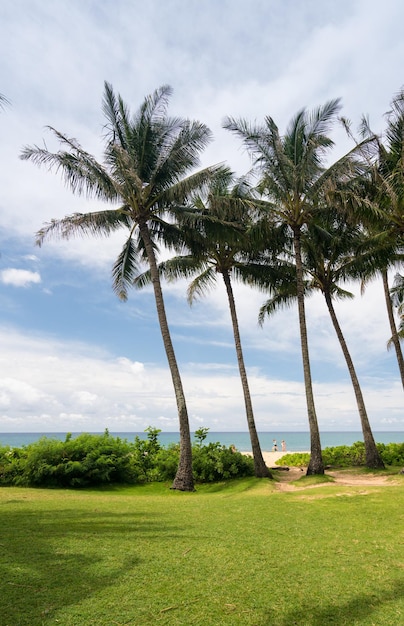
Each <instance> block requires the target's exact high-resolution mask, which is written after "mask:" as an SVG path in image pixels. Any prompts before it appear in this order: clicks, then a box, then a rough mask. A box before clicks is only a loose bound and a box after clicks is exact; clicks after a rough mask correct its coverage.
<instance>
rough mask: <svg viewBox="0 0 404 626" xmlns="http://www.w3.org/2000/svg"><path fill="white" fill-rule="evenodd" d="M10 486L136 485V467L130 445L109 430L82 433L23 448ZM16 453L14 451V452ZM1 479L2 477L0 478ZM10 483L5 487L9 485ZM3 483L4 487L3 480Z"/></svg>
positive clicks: (43, 441) (44, 438)
mask: <svg viewBox="0 0 404 626" xmlns="http://www.w3.org/2000/svg"><path fill="white" fill-rule="evenodd" d="M23 450H24V453H25V454H24V456H21V457H20V463H19V467H18V470H19V471H18V472H16V473H15V474H14V475H13V480H12V481H11V483H12V484H17V485H27V486H38V487H39V486H41V487H84V486H90V485H100V484H104V483H115V482H129V483H133V482H136V480H137V476H138V473H139V468H138V467H137V464H136V462H135V459H134V458H133V453H132V450H131V445H130V444H129V443H128V442H127V441H126V440H121V439H120V438H119V437H116V438H114V437H112V436H111V435H110V434H109V433H108V431H106V432H105V433H104V434H103V435H91V434H88V433H84V434H82V435H79V436H78V437H76V438H75V439H72V437H71V435H67V437H66V439H65V440H64V441H59V440H58V439H49V438H47V437H42V438H41V439H39V440H38V441H37V442H35V443H32V444H30V445H28V446H26V447H25V448H24V449H23ZM13 452H14V453H15V454H17V450H13ZM0 480H1V477H0ZM11 483H10V482H9V483H8V484H11ZM2 484H6V483H5V481H3V480H2Z"/></svg>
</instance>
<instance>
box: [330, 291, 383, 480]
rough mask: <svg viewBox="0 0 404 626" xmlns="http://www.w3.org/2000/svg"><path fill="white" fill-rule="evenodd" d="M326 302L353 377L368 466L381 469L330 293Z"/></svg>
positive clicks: (356, 379)
mask: <svg viewBox="0 0 404 626" xmlns="http://www.w3.org/2000/svg"><path fill="white" fill-rule="evenodd" d="M324 297H325V301H326V303H327V307H328V312H329V314H330V317H331V320H332V323H333V326H334V329H335V332H336V333H337V337H338V339H339V343H340V345H341V348H342V352H343V353H344V357H345V361H346V364H347V366H348V371H349V374H350V376H351V381H352V386H353V389H354V392H355V398H356V404H357V406H358V411H359V417H360V420H361V425H362V433H363V441H364V443H365V455H366V466H367V467H370V468H372V469H380V468H383V467H384V463H383V461H382V458H381V456H380V454H379V451H378V449H377V447H376V443H375V440H374V438H373V433H372V429H371V427H370V424H369V420H368V416H367V412H366V407H365V402H364V400H363V396H362V390H361V387H360V384H359V380H358V377H357V375H356V371H355V368H354V364H353V362H352V359H351V355H350V353H349V350H348V346H347V344H346V341H345V338H344V335H343V334H342V330H341V327H340V325H339V322H338V319H337V316H336V313H335V309H334V306H333V303H332V298H331V295H330V293H328V292H325V293H324Z"/></svg>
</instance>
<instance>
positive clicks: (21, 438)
mask: <svg viewBox="0 0 404 626" xmlns="http://www.w3.org/2000/svg"><path fill="white" fill-rule="evenodd" d="M66 434H67V433H58V432H55V433H0V445H2V446H11V447H13V448H20V447H21V446H25V445H28V444H29V443H33V442H35V441H38V439H40V438H41V437H48V438H53V439H59V440H62V441H63V440H64V439H65V437H66ZM79 434H80V433H72V436H73V437H74V436H77V435H79ZM95 434H102V433H95ZM110 434H111V435H113V436H114V437H120V438H121V439H127V440H128V441H133V440H134V439H135V437H136V436H138V437H140V438H142V439H146V438H147V433H145V432H139V433H136V432H126V433H113V432H111V433H110ZM373 435H374V438H375V440H376V442H377V443H403V442H404V432H387V431H386V432H374V433H373ZM192 436H193V435H192ZM259 439H260V444H261V449H262V450H263V451H267V452H269V451H270V450H272V445H273V440H274V439H275V440H276V441H277V444H278V450H280V449H281V441H282V439H284V440H285V442H286V449H287V451H288V452H296V451H303V450H310V435H309V433H308V432H286V431H285V432H261V433H259ZM159 441H160V443H161V445H162V446H167V445H168V444H170V443H178V441H179V433H177V432H162V433H160V435H159ZM205 441H206V442H207V443H209V442H216V441H218V442H219V443H221V444H222V445H224V446H230V445H234V446H235V447H236V448H237V450H240V451H241V452H250V451H251V443H250V437H249V434H248V432H209V433H208V436H207V438H206V440H205ZM356 441H363V435H362V432H322V433H321V445H322V447H323V448H328V447H334V446H343V445H347V446H350V445H352V444H353V443H355V442H356Z"/></svg>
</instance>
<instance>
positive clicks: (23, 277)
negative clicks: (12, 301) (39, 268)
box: [0, 267, 41, 287]
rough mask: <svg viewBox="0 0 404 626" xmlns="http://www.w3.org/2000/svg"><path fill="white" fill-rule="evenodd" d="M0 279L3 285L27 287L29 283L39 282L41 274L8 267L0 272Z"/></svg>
mask: <svg viewBox="0 0 404 626" xmlns="http://www.w3.org/2000/svg"><path fill="white" fill-rule="evenodd" d="M0 281H1V282H2V283H4V284H5V285H12V286H13V287H28V286H29V285H31V284H38V283H40V282H41V275H40V274H39V272H31V271H30V270H19V269H16V268H12V267H9V268H7V269H5V270H2V271H1V272H0Z"/></svg>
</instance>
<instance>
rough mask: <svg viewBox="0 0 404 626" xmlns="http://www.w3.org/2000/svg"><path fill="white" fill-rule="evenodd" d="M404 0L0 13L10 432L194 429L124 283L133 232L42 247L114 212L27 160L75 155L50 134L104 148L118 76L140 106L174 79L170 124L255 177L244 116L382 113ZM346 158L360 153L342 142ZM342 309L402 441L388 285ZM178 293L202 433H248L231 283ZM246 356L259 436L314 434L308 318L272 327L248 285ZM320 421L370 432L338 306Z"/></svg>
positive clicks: (315, 305)
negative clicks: (43, 232) (29, 153)
mask: <svg viewBox="0 0 404 626" xmlns="http://www.w3.org/2000/svg"><path fill="white" fill-rule="evenodd" d="M403 22H404V6H403V5H402V2H401V0H386V1H385V2H384V3H380V2H379V1H376V0H329V1H328V2H324V1H323V0H305V2H296V1H295V0H293V1H292V0H282V1H281V0H248V1H247V0H221V1H220V2H218V1H217V0H198V1H196V0H166V1H165V2H161V1H159V0H148V1H147V2H144V1H138V0H115V1H114V2H107V1H105V0H97V1H96V0H87V1H85V2H83V1H82V0H69V1H67V0H65V1H62V0H58V1H57V2H55V1H54V0H4V1H3V2H2V3H1V4H0V50H1V59H2V72H1V82H0V93H2V94H4V95H5V96H6V97H7V98H8V99H9V100H10V105H9V106H7V107H5V108H4V109H3V110H2V111H1V112H0V133H1V145H0V189H1V194H0V251H1V257H0V346H1V348H0V432H30V431H34V432H37V431H38V432H40V431H42V432H49V431H82V430H86V431H102V430H103V429H104V428H109V429H110V430H111V431H113V432H115V431H143V430H144V428H146V427H147V426H148V425H152V426H155V427H158V428H161V429H162V430H166V431H175V430H177V428H178V426H177V415H176V407H175V401H174V394H173V391H172V386H171V380H170V376H169V372H168V368H167V364H166V359H165V354H164V350H163V346H162V341H161V337H160V333H159V328H158V325H157V320H156V313H155V308H154V300H153V297H152V294H151V292H150V291H149V290H145V291H143V292H135V291H133V292H131V293H130V296H129V300H128V302H126V303H122V302H120V301H119V300H118V299H117V298H116V296H115V295H114V294H113V292H112V290H111V267H112V264H113V261H114V259H115V257H116V256H117V254H118V253H119V251H120V247H121V243H122V235H116V236H114V237H113V238H111V239H109V240H101V239H100V240H89V239H85V240H80V239H79V240H72V241H70V242H63V243H61V242H58V241H55V242H52V243H47V244H45V245H44V247H43V248H37V247H35V245H34V234H35V232H36V231H37V230H38V229H39V228H40V227H41V226H42V225H43V223H44V222H47V221H49V220H51V219H52V218H61V217H63V216H64V215H66V214H70V213H72V212H75V211H89V210H97V209H98V208H99V206H100V205H98V204H97V203H96V202H95V201H92V200H86V199H84V198H77V197H74V196H73V195H72V194H71V192H70V191H69V190H68V189H66V188H65V187H64V184H63V182H62V181H61V179H60V177H59V176H57V175H55V174H54V173H50V172H48V171H45V170H44V169H43V170H40V169H38V168H37V167H36V166H34V165H33V164H32V163H29V162H23V161H21V160H19V154H20V151H21V149H22V147H23V146H25V145H32V144H39V145H40V144H42V142H46V145H47V146H48V148H49V149H53V148H55V149H56V148H57V145H55V144H54V143H53V140H52V138H51V135H50V133H49V132H47V131H46V129H45V126H47V125H51V126H54V127H55V128H57V129H58V130H60V131H62V132H65V133H66V134H68V135H69V136H72V137H76V138H77V139H78V140H79V141H80V143H81V144H82V145H83V146H84V147H85V148H86V149H87V150H88V151H89V152H92V153H93V154H94V155H96V156H97V158H101V156H102V126H103V123H104V120H103V117H102V113H101V100H102V94H103V83H104V80H107V81H109V82H110V83H112V85H113V87H114V89H115V90H116V91H118V92H120V93H121V95H122V96H123V98H124V100H125V101H126V102H127V103H128V104H129V105H130V106H131V108H132V109H135V108H137V107H138V105H139V104H140V103H141V101H142V100H143V98H144V96H145V95H146V94H148V93H150V92H151V91H153V90H154V89H155V88H156V87H158V86H160V85H162V84H170V85H171V86H172V87H173V89H174V95H173V97H172V100H171V104H170V113H171V114H173V115H181V116H186V117H190V118H192V119H199V120H201V121H203V122H204V123H206V124H207V125H208V126H209V127H210V128H211V130H212V132H213V135H214V141H213V142H212V143H211V145H210V146H209V147H208V148H207V150H206V151H205V153H204V154H203V158H202V165H210V164H213V163H217V162H221V161H226V162H227V163H228V164H229V165H230V166H231V167H232V168H233V169H234V170H235V171H237V172H238V173H240V174H243V173H245V172H246V171H247V170H248V168H249V161H248V159H247V156H246V154H245V153H244V152H243V150H242V149H241V147H240V144H239V142H238V141H237V139H236V138H235V137H233V136H232V135H231V134H230V133H229V132H227V131H225V130H224V129H223V128H222V126H221V124H222V120H223V118H224V117H225V116H226V115H230V116H234V117H239V116H243V117H246V118H248V119H250V120H257V121H260V120H262V119H263V117H264V116H265V115H267V114H269V115H271V116H272V117H274V118H275V120H276V121H277V123H278V125H279V127H280V128H281V129H283V128H285V126H286V124H287V122H288V120H289V119H290V117H292V116H293V115H294V113H295V112H296V111H297V110H299V109H300V108H302V107H303V106H307V107H309V108H311V107H314V106H317V105H320V104H323V103H324V102H325V101H326V100H328V99H331V98H335V97H341V98H342V102H343V107H344V108H343V114H344V115H345V116H347V117H348V118H350V119H351V120H352V122H353V124H354V125H355V124H356V123H358V122H359V119H360V116H361V115H362V113H366V114H369V117H370V120H371V123H372V126H373V128H375V129H376V130H381V129H382V128H383V113H384V112H385V111H386V110H387V109H388V106H389V102H390V100H391V97H392V96H393V94H395V93H396V92H397V91H398V90H399V89H400V87H401V86H402V85H403V84H404V76H403V73H402V61H403V59H404V39H403V37H402V24H403ZM334 139H335V142H336V147H335V151H334V156H335V158H337V156H339V155H340V154H342V153H343V152H344V151H345V150H347V149H348V147H349V146H348V144H347V140H346V139H345V137H344V134H343V132H342V131H341V130H338V129H336V130H335V133H334ZM353 289H354V290H355V293H356V294H357V297H356V298H355V300H354V301H351V302H344V303H338V304H337V313H338V315H339V318H340V322H341V326H342V328H343V331H344V332H345V335H346V338H347V341H348V345H349V347H350V349H351V352H352V357H353V359H354V362H355V365H356V367H357V370H358V375H359V377H360V380H361V383H362V387H363V393H364V397H365V402H366V405H367V409H368V414H369V419H370V421H371V424H372V426H373V428H374V429H375V430H404V412H403V402H402V387H401V383H400V381H399V377H398V370H397V365H396V362H395V357H394V354H393V353H392V352H387V350H386V342H387V340H388V338H389V328H388V323H387V317H386V312H385V309H384V303H383V291H382V286H381V284H380V283H378V282H377V281H376V282H374V283H372V284H370V285H369V286H368V288H367V290H366V292H365V295H364V296H360V294H359V293H358V287H357V286H354V287H353ZM185 292H186V284H185V283H183V282H179V283H176V284H174V285H164V293H165V297H166V303H167V313H168V319H169V323H170V326H171V330H172V337H173V342H174V347H175V350H176V353H177V357H178V361H179V365H180V370H181V373H182V376H183V382H184V388H185V392H186V397H187V405H188V412H189V416H190V422H191V429H192V430H194V429H195V428H198V427H200V426H206V427H209V428H210V429H211V430H212V431H224V430H228V431H234V430H246V423H245V415H244V409H243V400H242V393H241V386H240V380H239V376H238V369H237V362H236V358H235V352H234V344H233V337H232V331H231V327H230V320H229V312H228V306H227V301H226V298H225V293H224V289H223V287H222V286H221V285H220V284H218V286H217V288H216V289H215V290H214V291H213V292H211V293H210V294H209V295H208V296H207V297H206V298H204V299H203V300H201V301H198V302H196V303H195V304H194V305H193V307H192V308H190V307H189V306H188V304H187V303H186V297H185ZM235 292H236V303H237V307H238V314H239V321H240V330H241V337H242V342H243V349H244V356H245V361H246V366H247V369H248V374H249V382H250V387H251V392H252V397H253V404H254V411H255V417H256V422H257V426H258V429H259V430H261V431H293V430H308V426H307V417H306V408H305V399H304V388H303V383H302V379H303V376H302V367H301V356H300V344H299V335H298V326H297V315H296V311H295V310H293V309H292V310H289V311H283V312H279V313H277V314H276V315H275V316H274V317H273V318H271V319H270V320H267V321H266V322H265V324H264V327H263V328H260V327H259V326H258V323H257V314H258V309H259V307H260V305H261V304H262V302H263V300H264V299H265V296H264V295H263V294H261V293H259V292H253V291H251V290H249V289H247V288H245V287H242V286H237V287H236V288H235ZM307 316H308V331H309V342H310V350H311V358H312V374H313V379H314V390H315V396H316V406H317V413H318V420H319V424H320V429H322V430H360V424H359V418H358V415H357V411H356V406H355V400H354V396H353V392H352V390H351V385H350V381H349V379H348V375H347V371H346V367H345V363H344V361H343V358H342V355H341V351H340V347H339V345H338V343H337V341H336V339H335V337H334V331H333V329H332V327H331V323H330V321H329V319H328V314H327V311H326V308H325V304H324V303H323V301H322V300H321V298H320V297H316V298H313V299H311V300H309V301H308V303H307Z"/></svg>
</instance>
